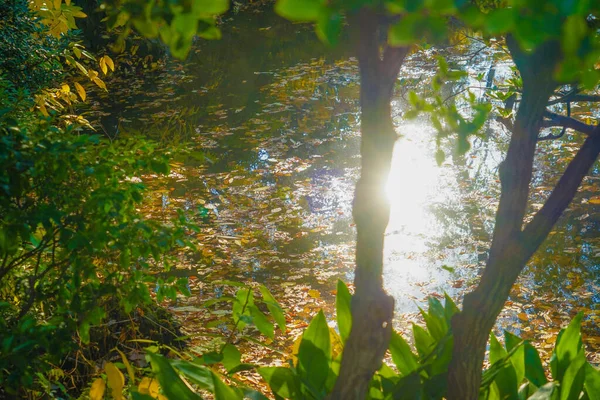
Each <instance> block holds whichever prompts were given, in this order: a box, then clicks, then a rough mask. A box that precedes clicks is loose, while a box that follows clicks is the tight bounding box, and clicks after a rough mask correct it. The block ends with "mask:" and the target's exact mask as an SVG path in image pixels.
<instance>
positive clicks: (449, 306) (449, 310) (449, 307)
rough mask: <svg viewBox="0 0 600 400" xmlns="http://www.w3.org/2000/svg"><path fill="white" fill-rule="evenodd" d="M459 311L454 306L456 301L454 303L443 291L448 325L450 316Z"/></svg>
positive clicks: (449, 324)
mask: <svg viewBox="0 0 600 400" xmlns="http://www.w3.org/2000/svg"><path fill="white" fill-rule="evenodd" d="M442 268H444V266H442ZM448 268H450V267H448V266H446V268H444V269H448ZM459 311H460V310H459V309H458V307H457V306H456V303H454V300H452V297H450V296H448V293H444V316H445V317H446V322H447V323H448V326H451V322H452V317H454V315H455V314H458V313H459Z"/></svg>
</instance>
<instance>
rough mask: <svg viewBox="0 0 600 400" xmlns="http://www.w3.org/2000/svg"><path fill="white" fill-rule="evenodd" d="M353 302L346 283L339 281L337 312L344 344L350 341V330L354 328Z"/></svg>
mask: <svg viewBox="0 0 600 400" xmlns="http://www.w3.org/2000/svg"><path fill="white" fill-rule="evenodd" d="M351 301H352V295H351V294H350V291H349V290H348V287H347V286H346V284H345V283H344V282H342V281H341V280H338V282H337V295H336V296H335V311H336V318H337V324H338V329H339V331H340V338H341V339H342V343H346V339H348V336H349V335H350V329H351V328H352V311H351V307H350V304H351Z"/></svg>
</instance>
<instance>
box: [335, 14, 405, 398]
mask: <svg viewBox="0 0 600 400" xmlns="http://www.w3.org/2000/svg"><path fill="white" fill-rule="evenodd" d="M349 22H350V26H351V30H352V31H353V32H355V33H357V34H358V37H357V38H356V45H357V53H358V61H359V67H360V78H361V93H360V105H361V136H362V141H361V157H362V158H361V176H360V179H359V181H358V182H357V184H356V190H355V195H354V203H353V216H354V221H355V223H356V231H357V238H356V269H355V278H354V285H355V293H354V297H353V298H352V321H353V324H352V330H351V332H350V335H349V337H348V340H347V341H346V344H345V347H344V352H343V356H342V363H341V367H340V374H339V377H338V380H337V382H336V384H335V387H334V389H333V392H332V393H331V395H330V399H336V400H338V399H339V400H352V399H360V400H363V399H364V398H365V396H366V394H367V391H368V388H369V383H370V382H371V379H372V377H373V374H374V373H375V372H376V371H377V370H378V369H379V368H380V367H381V364H382V360H383V357H384V355H385V352H386V350H387V348H388V345H389V341H390V337H391V333H392V317H393V314H394V299H393V297H391V296H389V295H388V294H387V293H386V292H385V290H384V289H383V277H382V272H383V242H384V233H385V229H386V227H387V224H388V221H389V215H390V205H389V202H388V201H387V198H386V196H385V192H384V187H385V183H386V181H387V178H388V175H389V171H390V167H391V162H392V153H393V150H394V143H395V142H396V138H397V134H396V132H395V130H394V125H393V122H392V117H391V106H390V101H391V97H392V94H393V89H394V83H395V80H396V77H397V75H398V71H399V69H400V65H401V64H402V62H403V60H404V58H405V56H406V54H407V53H408V48H386V49H385V51H384V53H383V57H382V56H381V55H380V51H379V43H378V42H379V41H378V39H379V26H378V18H377V15H376V14H375V13H374V12H372V11H371V10H367V9H363V10H361V11H360V12H359V14H357V15H356V16H353V17H351V18H350V19H349Z"/></svg>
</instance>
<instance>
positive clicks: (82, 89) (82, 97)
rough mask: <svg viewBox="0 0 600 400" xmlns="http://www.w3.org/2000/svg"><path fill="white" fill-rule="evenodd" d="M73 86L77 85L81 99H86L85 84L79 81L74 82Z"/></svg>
mask: <svg viewBox="0 0 600 400" xmlns="http://www.w3.org/2000/svg"><path fill="white" fill-rule="evenodd" d="M73 86H75V90H77V93H78V94H79V97H81V101H85V99H86V97H87V94H86V92H85V89H84V88H83V86H81V85H80V84H79V83H77V82H73Z"/></svg>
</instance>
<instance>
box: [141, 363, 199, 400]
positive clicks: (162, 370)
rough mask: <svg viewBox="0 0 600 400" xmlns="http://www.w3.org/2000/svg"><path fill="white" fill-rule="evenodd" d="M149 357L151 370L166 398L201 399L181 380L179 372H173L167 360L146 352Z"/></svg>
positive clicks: (180, 399)
mask: <svg viewBox="0 0 600 400" xmlns="http://www.w3.org/2000/svg"><path fill="white" fill-rule="evenodd" d="M146 354H147V355H148V357H149V358H150V364H151V365H152V371H153V372H154V373H155V374H156V378H157V379H158V382H159V383H160V387H161V388H162V390H163V393H164V395H165V396H166V397H167V398H168V399H177V400H199V399H202V398H201V397H200V396H198V395H197V394H196V393H194V392H192V390H191V389H190V388H189V387H188V386H187V385H186V384H185V383H184V382H183V381H182V380H181V378H180V377H179V374H177V372H175V370H174V369H173V367H172V366H171V364H170V363H169V360H167V359H166V358H165V357H163V356H162V355H160V354H154V353H150V352H148V353H146Z"/></svg>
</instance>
